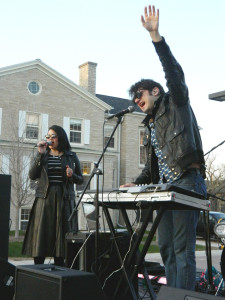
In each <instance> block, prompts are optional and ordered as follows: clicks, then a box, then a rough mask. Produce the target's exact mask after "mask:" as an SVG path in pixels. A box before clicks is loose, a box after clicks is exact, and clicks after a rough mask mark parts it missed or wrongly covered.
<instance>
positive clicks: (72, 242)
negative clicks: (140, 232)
mask: <svg viewBox="0 0 225 300" xmlns="http://www.w3.org/2000/svg"><path fill="white" fill-rule="evenodd" d="M89 235H90V233H89V232H78V233H77V234H74V233H69V234H67V236H66V247H65V248H66V266H67V267H71V265H72V262H73V260H74V257H75V256H76V255H77V253H78V251H79V250H80V249H81V247H82V250H81V251H80V254H79V256H78V259H77V260H76V261H75V264H74V265H73V268H74V269H80V270H84V271H86V272H95V233H93V234H92V235H91V236H90V237H89V239H88V240H87V241H86V239H87V237H88V236H89ZM116 239H117V244H118V247H119V250H120V253H121V256H122V258H124V257H125V255H126V253H127V251H128V250H129V246H130V236H129V234H128V232H127V231H120V232H117V233H116ZM98 246H99V249H98V257H99V259H98V272H97V277H98V280H99V282H100V284H101V286H102V287H103V291H104V293H105V295H106V296H107V299H109V300H110V299H112V298H113V296H114V292H115V290H116V288H117V285H118V282H119V280H120V279H121V280H122V283H121V285H120V289H119V294H118V297H117V299H123V293H124V290H125V287H126V286H127V282H126V280H125V279H124V276H123V270H121V269H120V267H121V263H120V261H119V258H118V256H117V251H116V247H115V244H114V241H113V239H112V237H111V233H110V232H100V233H99V245H98ZM119 269H120V270H119ZM116 270H119V271H118V272H115V273H114V271H116ZM106 278H108V279H107V280H106ZM133 284H134V288H135V290H136V292H137V288H138V274H137V276H135V279H134V281H133ZM129 297H131V295H129V296H128V298H126V299H129Z"/></svg>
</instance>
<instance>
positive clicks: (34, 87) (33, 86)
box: [28, 81, 40, 95]
mask: <svg viewBox="0 0 225 300" xmlns="http://www.w3.org/2000/svg"><path fill="white" fill-rule="evenodd" d="M28 90H29V91H30V93H31V94H34V95H35V94H38V93H39V92H40V85H39V84H38V83H37V82H36V81H31V82H30V83H29V84H28Z"/></svg>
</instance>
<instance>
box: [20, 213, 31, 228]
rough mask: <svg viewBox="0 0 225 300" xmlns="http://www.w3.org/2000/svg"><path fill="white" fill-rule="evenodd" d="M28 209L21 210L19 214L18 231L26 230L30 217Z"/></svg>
mask: <svg viewBox="0 0 225 300" xmlns="http://www.w3.org/2000/svg"><path fill="white" fill-rule="evenodd" d="M30 211H31V209H30V208H21V213H20V229H21V230H24V231H25V230H26V229H27V224H28V221H29V217H30Z"/></svg>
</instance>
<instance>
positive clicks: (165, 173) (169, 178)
mask: <svg viewBox="0 0 225 300" xmlns="http://www.w3.org/2000/svg"><path fill="white" fill-rule="evenodd" d="M149 125H150V128H151V144H152V146H153V147H154V150H155V154H156V156H157V158H158V166H159V177H160V181H159V184H161V183H164V180H163V179H164V178H165V179H166V182H167V183H172V182H173V181H174V180H176V179H178V178H180V176H181V174H178V175H175V174H174V173H173V172H172V171H171V170H170V168H169V167H168V165H167V163H166V161H165V159H164V158H163V153H162V150H161V149H160V148H159V144H158V142H157V140H156V136H155V128H154V123H153V122H150V124H149Z"/></svg>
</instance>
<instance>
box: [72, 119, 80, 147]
mask: <svg viewBox="0 0 225 300" xmlns="http://www.w3.org/2000/svg"><path fill="white" fill-rule="evenodd" d="M81 133H82V122H81V120H75V119H70V142H71V143H75V144H81V142H82V141H81Z"/></svg>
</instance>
